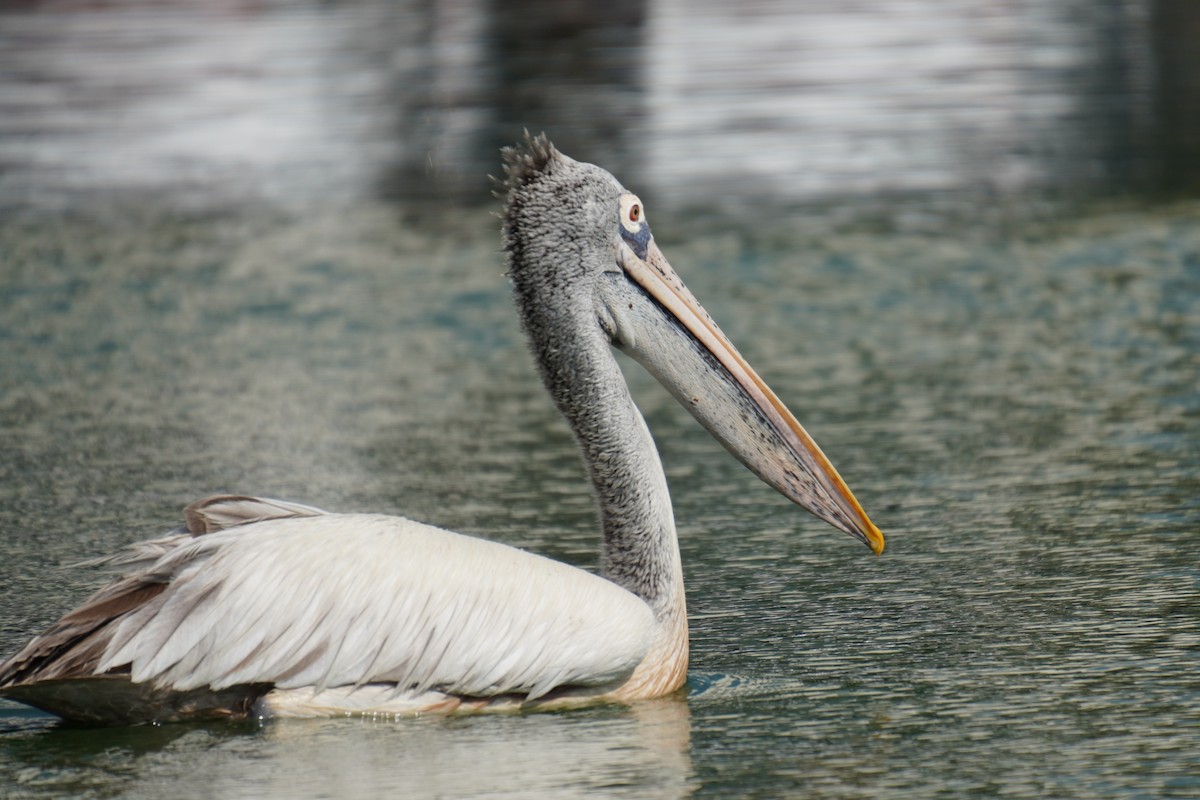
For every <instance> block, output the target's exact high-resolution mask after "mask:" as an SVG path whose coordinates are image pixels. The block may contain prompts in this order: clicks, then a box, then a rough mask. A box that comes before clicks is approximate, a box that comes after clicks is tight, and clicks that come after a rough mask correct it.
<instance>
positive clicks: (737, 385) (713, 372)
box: [502, 135, 883, 553]
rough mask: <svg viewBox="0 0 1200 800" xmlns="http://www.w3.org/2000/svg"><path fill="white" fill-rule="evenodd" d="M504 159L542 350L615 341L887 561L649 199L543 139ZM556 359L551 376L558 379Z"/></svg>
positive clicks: (524, 305) (509, 228) (719, 431)
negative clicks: (662, 246)
mask: <svg viewBox="0 0 1200 800" xmlns="http://www.w3.org/2000/svg"><path fill="white" fill-rule="evenodd" d="M504 161H505V175H506V178H505V181H504V183H503V187H502V188H503V192H504V195H505V209H504V239H505V249H506V251H507V253H508V261H509V271H510V275H511V277H512V281H513V287H514V293H515V295H516V299H517V305H518V307H519V310H520V313H521V318H522V322H523V324H524V326H525V328H526V331H527V332H528V333H529V335H530V339H531V340H532V341H533V343H534V347H535V348H538V347H541V348H542V349H543V350H547V351H555V350H560V349H562V348H563V346H564V344H565V343H564V342H563V340H562V339H563V336H564V332H569V333H568V335H572V336H581V337H590V336H597V337H603V338H605V339H607V341H608V342H609V343H610V344H611V345H613V346H614V347H617V348H618V349H620V350H622V351H623V352H625V353H627V354H629V355H630V356H632V357H633V358H634V359H635V360H637V361H638V362H639V363H641V364H642V365H643V366H644V367H645V368H646V369H647V370H648V371H649V372H650V373H651V374H652V375H654V377H655V378H657V379H658V381H659V382H660V383H661V384H663V386H665V387H666V388H667V390H668V391H670V392H671V394H672V395H673V396H674V397H675V398H676V399H677V400H678V401H679V402H680V403H681V404H682V405H683V406H684V407H686V408H687V409H688V410H689V411H690V412H691V413H692V415H693V416H695V417H696V419H698V420H699V421H700V423H701V424H702V425H704V427H705V428H706V429H708V431H709V432H710V433H711V434H712V435H713V436H714V437H715V438H716V439H717V440H718V441H720V442H721V444H723V445H724V446H725V448H726V449H727V450H729V452H731V453H732V454H733V455H734V456H736V457H737V458H738V460H740V461H741V462H742V463H743V464H745V465H746V466H747V467H749V468H750V470H752V471H753V472H754V473H755V474H756V475H758V476H759V477H760V478H762V479H763V480H764V481H765V482H767V483H768V484H770V485H771V486H773V487H774V488H775V489H777V490H778V491H779V492H780V493H782V494H783V495H784V496H786V497H787V498H789V499H790V500H792V501H793V502H795V503H797V504H798V505H800V506H802V507H803V508H805V509H807V510H808V511H810V512H812V513H813V514H815V515H816V516H818V517H820V518H821V519H823V520H825V521H826V522H828V523H830V524H831V525H833V526H834V527H836V528H838V529H840V530H843V531H845V532H846V533H849V534H850V535H852V536H854V537H855V538H857V539H859V540H860V541H862V542H863V543H864V544H866V545H867V546H868V547H870V548H871V549H872V550H873V551H874V552H875V553H880V552H882V551H883V534H882V533H881V532H880V531H879V529H878V528H876V527H875V525H874V524H872V522H871V520H870V519H868V517H867V514H866V512H865V511H863V508H862V506H861V505H859V503H858V500H856V499H855V497H854V495H853V493H852V492H851V491H850V489H849V487H847V486H846V483H845V481H843V480H842V478H841V476H840V475H838V473H837V470H835V469H834V468H833V465H832V464H830V463H829V459H827V458H826V457H825V455H824V454H823V453H822V452H821V449H820V448H819V447H818V446H817V444H816V442H814V441H813V439H812V437H811V436H809V435H808V433H807V431H805V430H804V428H803V426H801V425H800V423H799V422H798V421H797V420H796V418H795V416H793V415H792V413H791V412H790V411H789V410H788V409H787V407H786V406H784V404H783V403H782V402H781V401H780V400H779V398H778V397H776V396H775V393H774V392H772V391H771V389H770V388H769V387H768V386H767V384H766V383H765V382H764V381H763V380H762V378H760V377H759V376H758V374H757V373H756V372H755V371H754V370H753V369H752V368H751V367H750V365H749V364H748V363H747V362H746V360H745V359H744V358H743V357H742V356H741V354H739V353H738V351H737V349H736V348H735V347H734V346H733V344H732V343H731V342H730V341H729V339H728V338H726V336H725V334H724V333H722V332H721V329H720V328H719V327H717V325H716V323H715V322H713V320H712V318H711V317H710V316H709V315H708V312H706V311H705V310H704V308H703V307H702V306H701V305H700V303H699V302H697V300H696V298H695V297H693V296H692V293H691V292H690V291H688V288H687V287H686V286H685V285H684V284H683V281H682V280H680V279H679V276H678V275H676V274H675V271H674V270H673V269H672V268H671V265H670V264H669V263H667V259H666V258H665V257H664V256H663V254H662V252H661V251H660V250H659V249H658V246H657V245H656V244H655V243H654V236H653V234H652V233H651V232H650V223H649V221H648V219H647V215H646V209H645V206H644V205H643V203H642V201H641V200H640V199H639V198H638V197H637V196H636V195H634V194H633V193H631V192H629V191H627V190H626V189H625V188H624V187H623V186H622V185H621V184H620V183H619V182H618V181H617V180H616V178H614V177H613V176H612V175H610V174H609V173H608V172H606V171H604V170H603V169H601V168H599V167H597V166H594V165H592V164H584V163H581V162H578V161H575V160H574V159H571V158H568V157H567V156H564V155H563V154H562V153H560V152H558V150H556V149H555V148H554V146H553V145H552V144H551V143H550V142H549V140H548V139H547V138H546V137H545V135H541V136H537V137H529V138H528V139H527V141H526V143H525V146H524V147H511V148H506V149H505V150H504ZM549 358H552V355H544V356H543V358H541V359H540V363H541V365H542V369H543V373H547V372H548V371H550V372H552V371H554V370H556V369H558V368H557V367H554V366H547V359H549ZM564 368H566V367H564ZM547 383H548V384H551V391H552V392H554V391H555V386H554V383H555V382H554V381H553V379H552V376H549V375H548V376H547ZM560 391H561V385H560Z"/></svg>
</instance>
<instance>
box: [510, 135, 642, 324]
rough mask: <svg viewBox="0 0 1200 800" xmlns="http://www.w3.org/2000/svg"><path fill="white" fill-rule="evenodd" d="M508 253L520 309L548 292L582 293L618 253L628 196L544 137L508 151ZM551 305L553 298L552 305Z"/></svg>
mask: <svg viewBox="0 0 1200 800" xmlns="http://www.w3.org/2000/svg"><path fill="white" fill-rule="evenodd" d="M502 152H503V157H504V179H503V180H502V181H497V183H498V187H497V188H498V191H497V194H502V195H503V197H504V213H503V219H504V249H505V252H506V253H507V254H508V267H509V274H510V275H511V277H512V279H513V284H514V287H515V288H516V291H517V297H518V301H519V302H522V301H525V300H529V299H531V298H530V294H531V293H533V292H537V291H539V290H541V289H548V288H559V289H563V288H568V287H570V286H572V285H574V286H575V287H576V288H577V289H578V288H582V285H580V283H579V282H580V281H585V282H586V281H588V279H589V277H590V276H589V273H592V272H594V271H595V268H596V267H597V266H599V264H598V262H597V261H596V257H597V256H601V257H603V258H607V256H608V254H609V253H614V254H615V252H616V250H615V248H616V247H617V242H618V241H619V236H620V234H619V229H618V225H619V222H618V213H619V208H618V198H619V197H620V196H621V194H622V193H624V192H625V189H624V188H623V187H622V186H621V184H620V183H618V182H617V179H616V178H614V177H613V176H612V175H610V174H609V173H607V172H605V171H604V170H602V169H600V168H599V167H597V166H594V165H592V164H584V163H581V162H579V161H576V160H574V159H572V158H568V157H567V156H564V155H563V154H562V153H560V152H559V151H558V150H557V149H555V147H554V145H553V144H551V143H550V140H549V139H547V138H546V135H545V134H540V135H538V136H529V135H526V138H525V142H524V143H523V144H521V145H517V146H514V147H506V148H504V150H503V151H502ZM547 299H548V298H547Z"/></svg>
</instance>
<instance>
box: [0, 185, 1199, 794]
mask: <svg viewBox="0 0 1200 800" xmlns="http://www.w3.org/2000/svg"><path fill="white" fill-rule="evenodd" d="M89 219H90V218H87V217H79V218H75V219H74V220H70V221H63V220H61V219H60V220H56V221H47V220H44V219H43V220H41V221H37V220H34V221H28V222H18V221H11V220H10V221H7V222H0V258H2V261H3V269H2V270H0V439H2V441H3V446H2V447H0V531H2V535H3V542H4V545H3V550H4V556H5V557H4V558H3V560H0V653H3V654H8V653H10V652H11V651H13V650H15V649H16V648H17V647H18V646H19V645H20V644H21V643H22V642H23V641H24V640H25V639H26V638H28V637H29V636H30V635H32V634H34V633H36V632H37V631H38V630H39V629H40V628H41V627H42V626H43V625H45V624H46V623H48V622H50V621H51V620H52V619H53V618H55V617H56V616H57V615H58V614H59V613H61V612H62V611H63V610H65V609H66V608H67V607H68V606H70V604H72V603H73V602H76V601H78V600H80V599H81V598H82V597H83V596H84V595H85V594H86V593H87V592H88V591H90V589H91V588H93V587H94V586H96V585H97V582H98V581H99V580H100V576H98V575H97V574H95V573H94V572H92V571H89V570H87V569H74V570H69V569H68V570H64V569H61V567H62V565H64V564H70V563H72V562H76V561H80V560H82V559H85V558H89V557H93V556H97V555H100V554H103V553H106V552H110V551H112V550H113V549H115V548H118V547H120V546H121V545H123V544H125V543H127V542H130V541H133V540H136V539H139V538H146V537H148V536H151V535H154V534H157V533H159V532H161V531H163V530H165V529H167V528H169V527H173V526H174V525H175V524H176V523H177V520H178V518H179V509H180V508H181V507H182V506H183V505H184V504H186V503H187V502H189V501H190V500H192V499H194V498H196V497H199V496H202V495H205V494H208V493H213V492H221V491H236V492H251V493H259V494H265V495H270V496H278V497H285V498H290V499H295V500H298V501H302V502H307V503H312V504H315V505H320V506H324V507H328V508H330V509H335V510H363V511H365V510H371V511H383V512H397V513H404V514H406V515H409V516H414V517H417V518H420V519H424V520H428V521H431V522H435V523H438V524H441V525H446V526H449V527H452V528H456V529H459V530H465V531H470V532H473V533H478V534H480V535H486V536H489V537H493V538H496V539H500V540H503V541H506V542H510V543H513V544H517V545H519V546H522V547H527V548H530V549H534V550H537V551H539V552H542V553H546V554H549V555H552V556H554V557H557V558H561V559H564V560H567V561H570V562H572V563H576V564H579V565H582V566H589V567H590V566H592V565H593V563H594V557H595V549H596V546H597V543H596V535H595V532H594V528H593V522H594V520H593V512H592V509H591V500H590V497H589V495H588V491H587V488H586V484H585V482H584V478H583V473H582V469H581V467H580V465H579V463H578V457H577V455H576V454H575V451H574V449H573V446H572V444H571V441H570V437H569V435H568V433H567V431H566V428H565V426H564V425H563V423H562V422H561V421H560V420H559V419H558V418H557V417H556V415H555V413H554V411H553V408H552V406H551V404H550V402H549V400H548V399H547V398H546V397H544V396H543V392H542V390H541V388H540V386H539V385H538V383H537V380H536V378H535V376H534V374H533V370H532V367H531V364H530V362H529V359H528V357H527V355H526V353H525V352H524V349H523V342H522V340H521V337H520V334H519V331H518V329H517V326H516V322H515V318H514V316H513V314H512V312H511V310H510V307H509V300H508V289H507V285H506V281H505V278H504V276H503V266H502V261H501V257H500V255H499V254H498V252H497V251H498V237H497V234H496V221H495V219H494V218H492V217H490V216H488V214H487V213H486V212H456V213H453V214H450V213H447V214H445V215H442V216H441V217H434V218H427V219H417V218H413V217H406V216H405V214H404V212H403V211H402V210H401V209H399V208H397V207H392V206H388V205H378V206H355V207H352V208H348V209H346V210H344V211H341V212H337V213H330V214H328V215H326V216H320V217H311V216H310V217H305V218H303V220H302V221H295V220H293V219H289V218H287V217H283V216H257V217H256V216H253V215H251V216H245V217H232V216H228V217H221V216H216V217H199V218H193V219H190V220H189V219H186V218H183V217H181V215H163V216H162V217H160V218H155V217H151V216H148V215H145V214H143V215H142V216H141V217H134V218H128V219H126V218H120V217H118V216H116V215H114V216H113V217H111V218H107V219H104V220H103V221H97V220H95V219H90V221H89ZM1198 222H1200V207H1198V206H1196V205H1195V204H1176V205H1163V206H1125V207H1122V208H1117V209H1107V210H1095V211H1088V212H1080V213H1078V214H1073V215H1069V216H1064V217H1063V218H1061V219H1060V220H1059V221H1056V222H1046V221H1041V222H1028V223H1024V224H1021V225H1013V226H1005V225H999V224H996V225H988V226H982V225H980V226H957V227H956V226H949V225H947V226H942V227H940V228H938V229H937V230H936V231H934V232H930V233H903V232H896V231H894V230H890V229H879V228H870V227H863V226H857V227H856V226H848V227H845V228H843V229H840V230H839V231H830V230H825V231H823V232H821V231H818V232H813V233H795V232H794V231H795V230H801V231H815V230H817V227H814V226H812V225H805V224H801V223H802V221H801V220H796V224H794V225H793V224H791V223H789V222H787V221H784V222H782V223H780V224H778V225H773V226H772V227H770V228H769V229H766V230H763V229H758V230H744V229H732V228H729V227H728V226H694V227H689V226H688V225H687V224H686V223H685V222H684V221H683V220H675V221H671V220H667V221H662V220H661V219H660V220H659V221H658V222H657V224H656V233H657V235H658V238H659V242H660V244H661V245H662V247H663V249H664V251H665V252H666V253H667V255H668V257H669V258H671V260H672V262H673V263H674V265H675V267H676V269H677V270H678V271H679V272H680V273H681V274H682V275H683V277H684V279H685V280H687V281H688V283H689V285H690V287H691V288H692V290H693V291H694V292H695V293H696V294H697V296H698V297H699V298H700V299H701V301H702V302H703V303H705V305H706V306H707V307H708V309H709V310H710V311H711V312H712V313H713V315H714V316H715V317H716V318H717V320H718V321H719V322H720V323H721V324H722V326H723V327H724V329H725V330H726V332H727V333H728V334H729V335H730V337H731V338H732V339H733V340H734V341H735V342H736V343H737V344H738V345H739V347H740V349H741V350H742V352H743V354H744V355H746V356H747V358H748V359H749V360H750V361H751V362H752V363H753V364H755V366H756V367H757V368H758V370H759V371H760V372H761V373H762V374H763V376H764V377H765V378H767V380H768V381H769V382H770V383H771V384H772V386H773V388H774V389H775V390H776V391H777V393H778V394H779V395H780V396H781V397H783V398H784V399H785V401H787V402H788V403H789V405H791V406H792V408H793V410H794V411H795V412H796V414H797V416H798V417H799V418H800V419H801V421H803V422H804V423H805V424H806V426H808V428H809V430H810V432H811V433H812V434H813V435H814V436H815V437H816V439H817V440H818V441H819V442H820V443H821V444H822V446H823V447H824V449H825V451H826V452H827V454H828V455H829V456H830V458H831V459H832V460H833V462H834V463H835V464H836V465H837V466H838V467H839V469H840V471H841V472H842V474H843V475H844V477H845V478H846V479H847V481H848V482H849V483H850V485H851V486H852V487H853V488H854V490H855V492H856V494H857V495H858V497H859V499H860V500H861V501H862V503H863V505H864V506H865V507H866V508H867V509H868V511H869V512H870V513H871V515H872V517H873V519H874V520H875V521H876V522H877V523H878V524H879V525H880V527H881V528H883V529H884V531H885V532H886V533H887V534H888V550H887V552H886V553H885V554H884V555H883V556H882V557H880V558H874V557H872V556H871V555H870V554H869V553H868V551H867V550H866V549H865V548H863V547H861V546H860V545H857V544H856V543H855V542H853V541H852V540H851V539H850V538H849V537H846V536H844V535H842V534H839V533H837V532H836V531H834V530H833V529H831V528H827V527H825V526H823V525H822V524H820V523H819V522H817V521H816V520H814V519H812V518H810V517H808V516H807V515H805V514H803V513H802V512H800V511H798V510H797V509H795V508H794V507H793V506H791V505H789V504H788V503H787V502H786V501H784V500H783V499H782V498H780V497H779V496H777V495H776V494H774V493H773V492H772V491H771V490H770V489H769V488H767V487H766V486H764V485H762V484H760V483H758V482H757V480H756V479H755V478H753V477H752V476H751V475H750V474H749V473H748V472H746V471H745V470H744V469H743V468H742V467H741V466H740V465H738V464H737V463H736V462H734V461H733V460H732V459H730V458H729V457H728V456H727V455H726V454H725V453H724V451H722V450H721V449H720V447H719V446H718V445H716V444H715V443H714V442H712V441H711V440H710V439H708V438H707V436H706V435H705V434H704V433H703V431H701V430H699V428H698V427H697V426H696V425H695V424H694V423H693V422H692V420H691V419H690V417H688V415H687V414H686V413H684V411H683V410H682V409H680V408H678V407H676V406H675V404H674V402H673V401H672V400H671V399H670V398H669V397H667V396H666V394H665V392H662V391H661V390H659V389H658V387H657V386H656V385H655V384H654V383H653V381H651V380H650V379H648V378H646V377H645V376H644V375H641V374H639V373H638V372H637V368H636V367H631V369H630V370H629V376H630V379H631V381H632V382H633V385H634V390H635V395H636V396H637V398H638V399H639V403H640V404H641V406H642V408H643V410H644V411H645V413H646V416H647V418H648V421H649V423H650V426H651V429H652V430H653V431H654V433H655V436H656V438H657V440H658V442H659V445H660V449H661V450H662V453H663V459H664V462H665V464H666V467H667V470H668V476H669V479H670V482H671V486H672V492H673V499H674V503H675V511H676V516H677V518H678V520H679V528H680V535H681V538H682V547H683V552H684V562H685V571H686V573H687V580H688V589H689V611H690V615H691V618H692V635H693V644H692V664H691V670H690V672H689V689H688V692H687V694H686V695H684V696H681V697H675V698H670V699H666V700H661V701H655V702H648V703H643V704H640V705H638V706H635V707H633V708H620V707H611V708H599V709H593V710H587V711H582V712H578V713H562V714H539V715H528V716H501V717H479V718H452V719H441V718H429V719H420V720H409V721H403V722H399V723H380V722H370V721H359V720H334V721H279V722H270V723H266V724H262V725H257V724H239V725H206V726H184V725H176V726H165V727H161V728H139V729H120V730H86V729H72V728H69V727H63V726H61V725H59V724H57V723H56V722H55V721H54V720H53V719H52V718H50V717H47V716H45V715H42V714H40V713H37V712H33V711H30V710H26V709H24V708H22V707H20V706H17V705H15V704H8V703H3V702H0V787H2V788H0V795H2V796H4V797H49V796H62V795H70V796H82V797H161V796H164V795H170V796H175V797H217V796H220V797H255V798H259V797H322V796H326V797H358V796H362V797H367V796H379V795H384V794H390V795H393V796H412V797H424V796H429V797H495V796H516V797H527V796H535V797H536V796H551V797H570V796H577V795H578V796H594V797H606V796H614V797H648V796H654V797H672V796H686V795H692V794H695V795H697V796H710V797H729V796H758V797H783V796H794V797H801V796H803V797H887V798H898V797H911V798H925V797H935V796H944V797H963V796H976V797H1028V798H1041V797H1079V798H1091V797H1195V796H1197V795H1200V777H1197V776H1200V669H1198V667H1200V596H1198V595H1200V591H1198V590H1200V567H1198V565H1197V562H1198V556H1200V477H1198V476H1200V444H1198V442H1200V437H1198V434H1200V390H1198V388H1197V375H1198V374H1200V224H1197V223H1198ZM818 227H819V226H818Z"/></svg>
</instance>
